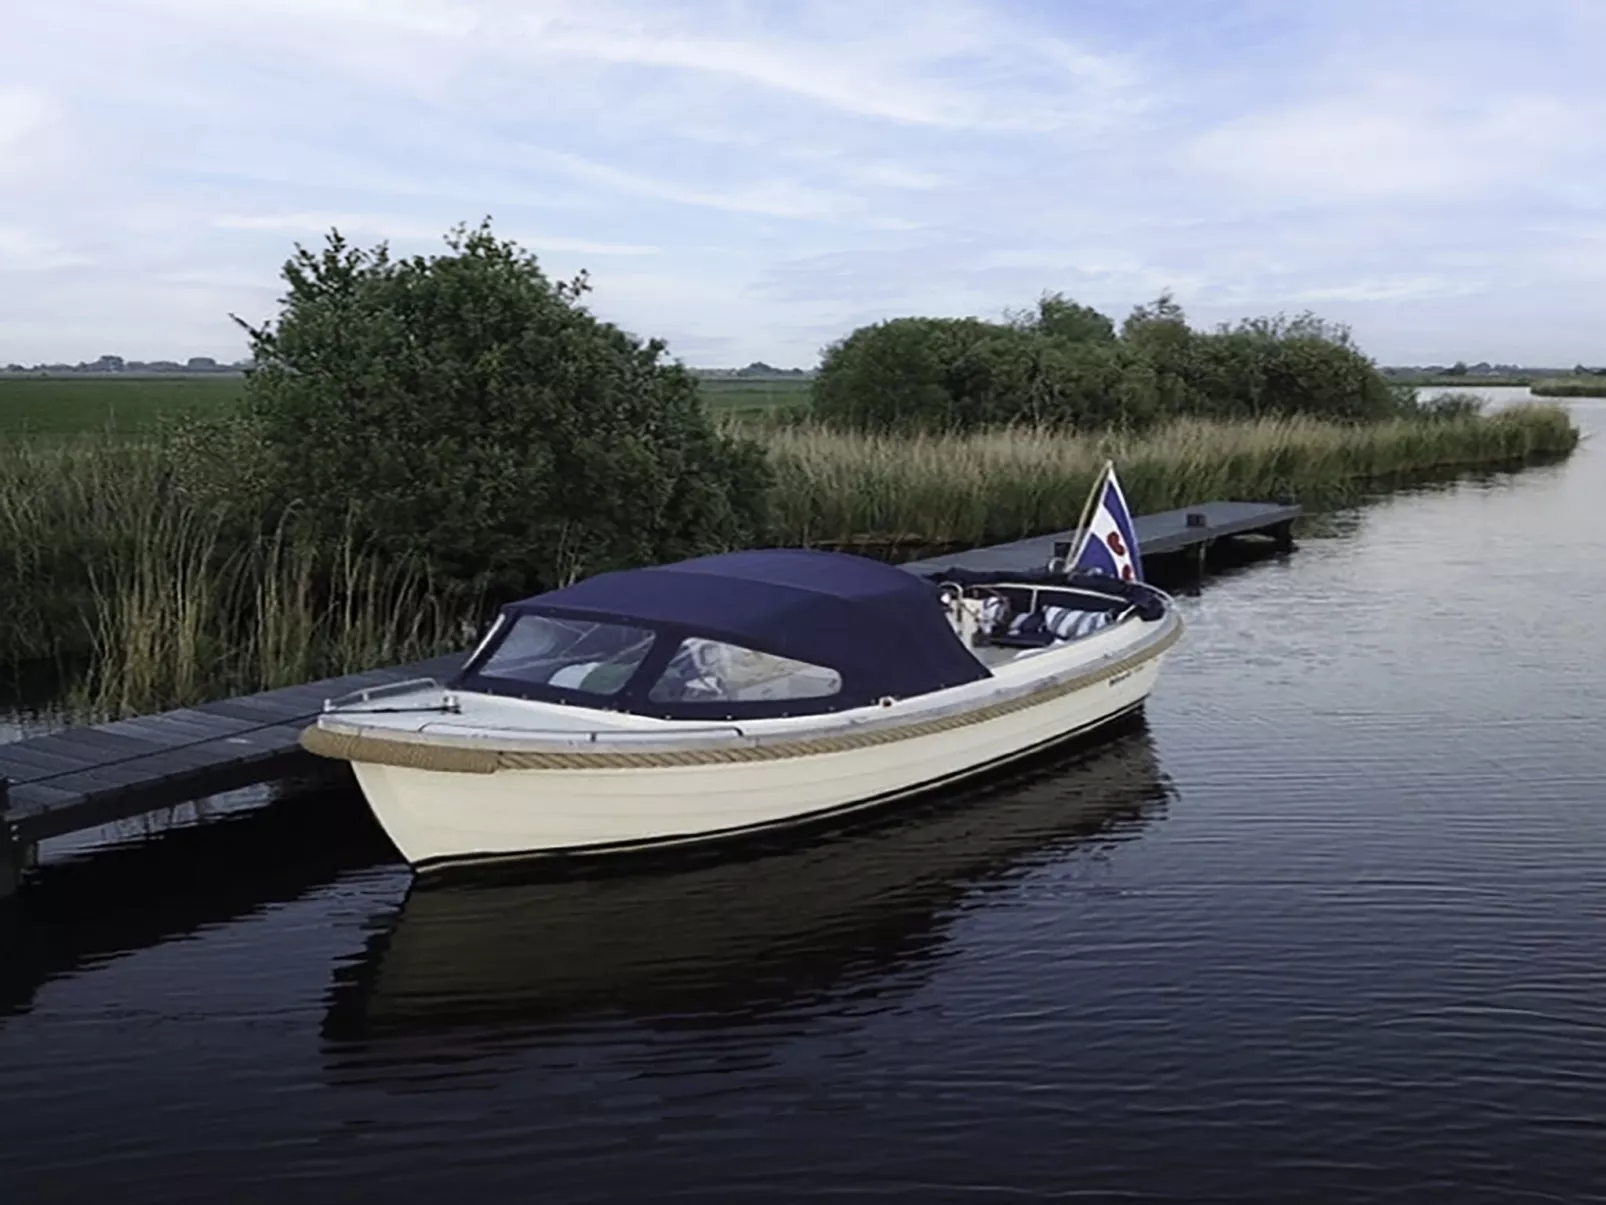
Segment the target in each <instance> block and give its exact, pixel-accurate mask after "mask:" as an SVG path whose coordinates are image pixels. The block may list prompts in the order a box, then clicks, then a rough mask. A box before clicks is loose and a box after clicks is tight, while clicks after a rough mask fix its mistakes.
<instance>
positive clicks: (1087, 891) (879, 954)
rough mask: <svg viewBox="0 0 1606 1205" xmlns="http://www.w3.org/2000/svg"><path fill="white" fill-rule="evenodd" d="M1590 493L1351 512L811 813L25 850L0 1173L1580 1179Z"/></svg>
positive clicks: (1602, 416) (1601, 926)
mask: <svg viewBox="0 0 1606 1205" xmlns="http://www.w3.org/2000/svg"><path fill="white" fill-rule="evenodd" d="M1577 413H1578V414H1579V416H1580V418H1581V420H1582V421H1583V422H1584V423H1585V424H1586V425H1587V426H1589V427H1591V428H1594V429H1606V406H1602V405H1601V404H1599V403H1590V402H1580V403H1578V406H1577ZM1603 510H1606V456H1603V454H1602V451H1601V449H1600V448H1598V447H1596V446H1593V445H1586V447H1585V448H1583V449H1582V450H1581V451H1580V452H1579V453H1578V454H1577V456H1576V457H1575V458H1574V459H1573V460H1572V461H1571V462H1570V463H1568V464H1567V465H1565V466H1561V467H1557V468H1550V469H1539V470H1533V471H1530V472H1528V473H1525V474H1522V475H1519V476H1515V477H1502V478H1498V479H1494V480H1490V481H1484V482H1469V483H1464V484H1461V485H1459V486H1456V487H1454V488H1451V489H1446V490H1437V491H1431V492H1425V493H1420V494H1413V495H1402V496H1396V497H1395V498H1393V499H1390V500H1387V501H1384V502H1381V503H1379V504H1376V505H1373V506H1371V507H1368V508H1366V509H1364V510H1363V511H1361V512H1359V513H1358V514H1356V515H1354V516H1350V517H1349V519H1350V521H1348V522H1347V523H1343V524H1340V525H1338V527H1337V528H1336V530H1337V532H1338V534H1336V535H1333V536H1330V537H1327V538H1319V539H1310V540H1308V541H1307V542H1305V544H1304V545H1303V546H1302V548H1301V549H1300V551H1298V552H1297V553H1296V554H1294V556H1293V557H1292V558H1290V559H1288V560H1286V561H1282V562H1274V563H1270V564H1263V565H1260V566H1256V567H1254V568H1251V569H1247V570H1245V571H1242V572H1237V573H1234V574H1232V575H1230V576H1227V577H1224V578H1222V579H1219V580H1217V581H1215V582H1214V583H1212V584H1211V585H1209V586H1208V587H1207V588H1206V589H1205V590H1204V591H1203V592H1202V593H1201V594H1200V595H1199V596H1198V597H1195V598H1190V599H1187V600H1186V602H1185V606H1186V610H1187V617H1188V619H1189V621H1190V628H1189V633H1188V636H1187V639H1186V641H1185V643H1184V645H1183V646H1181V648H1180V649H1179V650H1178V652H1177V653H1176V654H1174V656H1173V659H1172V660H1171V662H1170V663H1169V664H1168V667H1167V670H1166V672H1165V674H1164V676H1163V677H1162V681H1161V685H1160V688H1159V691H1158V693H1157V694H1156V696H1155V697H1154V699H1153V700H1152V702H1151V704H1150V707H1149V711H1148V719H1147V724H1146V726H1144V727H1140V728H1138V729H1136V730H1133V731H1129V732H1126V733H1124V734H1122V735H1121V736H1119V737H1118V738H1117V739H1116V740H1114V741H1113V742H1111V743H1109V744H1107V745H1105V746H1103V747H1102V748H1100V749H1098V750H1095V751H1093V752H1092V753H1090V754H1088V755H1084V756H1082V757H1080V758H1076V759H1070V760H1067V761H1064V762H1062V763H1059V764H1056V765H1053V766H1050V767H1047V768H1045V769H1042V770H1039V771H1037V772H1035V773H1033V774H1031V775H1029V776H1026V777H1024V778H1022V779H1019V780H1017V781H1014V782H1012V783H1007V784H1002V785H1000V786H997V787H995V788H993V789H990V790H988V791H985V792H976V793H972V794H971V795H969V796H967V797H964V798H962V799H960V800H956V801H952V802H951V803H950V804H949V806H948V807H946V808H943V809H938V810H935V811H931V812H927V813H922V814H920V815H917V816H911V817H909V818H908V819H907V820H905V821H904V822H901V823H899V824H897V825H894V826H891V827H888V828H885V829H881V830H878V831H875V832H870V833H864V834H861V835H858V836H855V837H851V838H847V839H843V840H840V841H838V842H835V843H833V844H831V845H826V846H820V847H817V848H814V849H806V850H797V851H793V852H790V853H778V854H775V855H773V856H770V857H767V858H764V859H761V860H757V861H753V862H747V863H742V864H736V865H728V866H723V867H717V866H716V867H705V868H701V869H695V870H687V871H684V872H681V873H674V874H660V875H652V876H635V877H632V878H627V879H615V880H612V881H603V882H593V883H569V884H546V885H534V884H526V885H522V886H520V885H516V884H503V885H498V886H493V887H483V888H478V889H457V888H453V889H442V890H425V891H418V892H413V893H411V894H409V892H408V880H407V876H406V875H405V873H404V872H403V871H402V870H401V869H400V868H399V867H398V866H397V865H395V864H394V862H393V861H392V860H391V856H390V854H389V851H388V849H387V847H386V845H385V843H384V841H383V839H382V838H381V837H379V836H377V835H376V834H375V832H374V830H373V829H372V827H371V826H370V825H369V824H368V823H367V820H366V817H365V815H364V813H363V811H362V808H361V806H360V803H359V802H358V801H356V800H354V799H353V798H352V797H351V796H349V795H345V794H341V793H338V792H337V793H333V794H329V793H325V794H316V793H313V794H303V795H301V796H299V797H297V798H296V799H294V800H292V801H287V802H285V803H281V804H279V805H277V806H276V807H274V808H272V809H269V810H265V811H256V812H249V813H242V814H237V815H234V816H232V817H228V818H225V819H223V820H220V821H217V822H215V823H213V824H211V825H208V826H204V827H201V828H198V829H189V830H179V831H175V832H172V833H170V834H168V835H167V836H165V837H163V838H160V839H156V840H145V841H140V842H130V843H125V844H124V845H123V846H122V847H119V848H117V849H113V850H110V851H102V852H97V853H94V854H92V855H91V854H83V853H79V854H70V855H65V856H61V855H58V856H57V857H56V859H55V860H54V863H53V864H52V865H51V866H49V867H47V873H45V874H44V875H43V876H42V878H41V881H40V882H39V883H38V884H37V885H36V887H37V890H35V891H34V892H32V893H31V894H30V895H29V897H28V898H27V900H26V901H25V905H24V907H22V908H20V909H17V910H15V912H14V913H13V915H12V916H11V917H10V919H9V920H8V921H6V922H4V923H5V925H6V926H7V927H6V928H5V929H4V930H0V933H3V937H0V950H3V951H4V957H3V964H0V1201H6V1202H10V1201H16V1202H30V1203H31V1202H44V1201H55V1200H63V1201H96V1202H100V1201H111V1202H118V1203H124V1202H127V1203H134V1202H146V1201H152V1202H154V1201H166V1202H189V1201H195V1202H220V1201H230V1202H235V1201H239V1202H257V1201H261V1202H286V1201H290V1202H296V1203H297V1205H314V1203H316V1202H324V1201H355V1200H364V1201H369V1200H371V1201H383V1202H412V1201H443V1200H444V1201H491V1200H496V1201H501V1200H521V1201H523V1200H527V1201H540V1202H592V1201H596V1202H601V1201H635V1200H642V1201H660V1200H684V1201H696V1202H705V1201H708V1202H714V1201H726V1200H730V1201H749V1200H752V1201H791V1200H799V1201H812V1200H843V1201H860V1200H863V1201H908V1202H938V1201H944V1202H945V1201H995V1200H996V1201H1015V1200H1035V1199H1047V1198H1067V1199H1082V1200H1095V1201H1103V1200H1112V1201H1114V1200H1133V1201H1155V1200H1165V1201H1207V1200H1208V1201H1218V1200H1219V1201H1229V1200H1230V1201H1268V1202H1269V1201H1279V1202H1280V1201H1353V1200H1378V1201H1401V1202H1416V1201H1440V1200H1442V1201H1455V1202H1479V1201H1569V1202H1579V1201H1600V1200H1606V609H1603V607H1602V606H1601V603H1600V600H1601V599H1602V598H1603V597H1606V555H1603V548H1602V543H1603V540H1602V537H1601V535H1600V534H1599V529H1598V516H1599V515H1600V514H1601V513H1602V512H1603Z"/></svg>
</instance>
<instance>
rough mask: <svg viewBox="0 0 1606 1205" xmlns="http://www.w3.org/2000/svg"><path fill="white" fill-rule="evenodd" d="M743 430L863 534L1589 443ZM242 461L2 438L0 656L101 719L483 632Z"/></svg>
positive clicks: (1520, 432) (1555, 413) (827, 522)
mask: <svg viewBox="0 0 1606 1205" xmlns="http://www.w3.org/2000/svg"><path fill="white" fill-rule="evenodd" d="M744 430H746V431H747V433H748V434H750V435H753V436H754V437H756V438H758V439H759V440H760V441H761V442H762V443H763V444H764V445H765V446H766V447H767V448H768V450H769V455H770V460H771V463H772V465H773V466H774V469H775V472H776V476H777V484H776V488H775V490H774V495H773V499H772V502H773V508H772V513H773V529H772V531H771V538H772V539H773V540H774V541H775V542H777V543H783V544H814V545H821V544H823V545H828V546H829V545H836V546H849V547H852V546H864V545H878V544H889V543H890V544H899V545H910V544H925V545H966V544H983V543H991V542H993V541H997V540H1004V539H1012V538H1015V537H1018V536H1023V535H1029V534H1037V533H1042V532H1047V531H1053V530H1058V529H1062V528H1065V527H1068V526H1070V525H1071V524H1072V523H1074V522H1075V521H1076V518H1077V515H1078V514H1079V513H1080V510H1081V507H1082V503H1083V502H1084V501H1085V499H1086V495H1087V491H1088V488H1089V486H1090V485H1091V483H1092V479H1093V476H1094V474H1095V473H1096V472H1097V471H1098V468H1099V466H1100V465H1101V464H1102V463H1103V461H1104V459H1105V458H1106V457H1110V458H1113V459H1115V461H1116V462H1117V463H1118V465H1119V466H1120V473H1121V480H1122V482H1123V484H1124V485H1125V487H1126V490H1127V494H1128V501H1129V502H1130V504H1131V505H1132V506H1133V507H1134V509H1136V510H1139V511H1152V510H1161V509H1166V508H1169V507H1175V506H1183V505H1188V504H1190V503H1195V502H1200V501H1205V500H1208V499H1212V498H1234V497H1238V498H1274V497H1277V496H1280V495H1292V496H1294V497H1297V498H1298V499H1299V500H1301V501H1302V502H1304V503H1306V504H1307V505H1310V506H1321V505H1323V504H1325V503H1328V502H1332V501H1338V500H1342V499H1344V498H1347V497H1350V496H1353V494H1354V493H1355V491H1357V490H1358V489H1359V488H1362V487H1370V486H1373V485H1376V484H1386V483H1388V482H1389V481H1391V480H1398V479H1401V478H1410V477H1413V476H1416V475H1419V474H1424V473H1431V472H1436V471H1443V470H1446V469H1456V468H1485V467H1494V466H1505V465H1516V464H1521V463H1525V462H1528V461H1531V460H1535V459H1539V458H1545V457H1555V456H1560V455H1564V454H1565V453H1566V452H1568V451H1570V450H1571V449H1572V447H1573V446H1574V445H1575V444H1576V443H1577V440H1578V432H1577V430H1576V429H1575V428H1574V427H1573V425H1572V422H1571V420H1570V418H1569V417H1568V415H1567V413H1566V411H1565V410H1564V409H1562V408H1560V407H1557V406H1554V405H1529V406H1520V407H1514V408H1511V409H1509V410H1506V411H1503V412H1501V413H1499V414H1496V415H1494V416H1492V417H1487V418H1485V417H1478V416H1476V415H1468V414H1463V413H1460V412H1458V411H1455V410H1454V409H1450V410H1447V411H1446V412H1445V413H1444V414H1443V415H1440V416H1438V417H1435V418H1433V419H1431V420H1428V419H1420V418H1418V419H1413V420H1401V421H1397V422H1387V423H1381V424H1372V425H1356V426H1349V425H1337V424H1331V423H1323V422H1318V421H1315V420H1310V419H1286V420H1263V421H1257V422H1202V421H1182V422H1177V423H1173V424H1171V425H1170V426H1167V427H1164V428H1161V429H1158V430H1155V431H1153V432H1151V433H1148V434H1145V435H1142V436H1123V435H1085V436H1077V435H1067V434H1062V433H1054V432H1049V431H1041V430H1034V429H1030V428H1014V429H1010V430H1003V431H995V432H989V433H985V434H973V435H963V436H958V435H956V436H941V435H914V436H874V435H856V434H844V433H841V432H836V431H832V430H828V429H825V428H823V427H820V426H817V425H809V424H806V423H805V424H797V423H791V424H774V425H768V426H765V427H761V428H744ZM197 464H200V465H202V467H201V468H197V467H196V465H197ZM207 465H209V466H210V467H209V468H208V467H206V466H207ZM251 467H252V466H251V448H250V446H249V441H244V442H241V443H240V444H239V445H238V446H235V445H232V444H228V443H223V444H219V445H216V446H214V447H213V449H212V452H211V453H210V454H209V459H207V458H200V459H198V458H197V457H196V456H194V455H190V454H188V453H186V452H185V451H184V448H183V445H182V444H180V443H175V442H171V441H165V442H164V441H163V440H161V439H151V440H144V441H138V442H118V441H115V440H112V439H108V438H105V437H96V438H88V439H84V440H76V441H64V442H59V443H48V444H33V443H28V442H20V443H19V442H10V443H0V663H4V664H15V663H17V662H19V661H22V660H25V659H32V658H52V657H54V658H56V659H58V660H62V661H69V660H72V659H74V658H83V659H87V660H88V662H89V666H90V668H89V671H88V673H87V674H86V675H84V676H83V677H82V678H81V679H80V680H79V681H78V684H77V686H76V687H75V688H74V690H73V692H72V702H73V703H74V704H75V705H76V707H77V709H78V710H79V711H80V713H81V714H83V715H84V716H85V717H86V718H93V717H114V716H122V715H128V714H134V713H143V712H149V711H155V710H160V709H162V708H164V707H169V706H181V705H186V704H191V703H195V702H198V701H200V700H202V699H205V698H207V697H216V696H219V695H224V694H230V693H236V692H242V691H251V690H259V689H268V688H272V687H275V686H281V685H287V684H290V683H294V682H302V681H307V680H309V679H314V678H319V677H325V676H330V675H334V674H340V673H346V672H351V671H355V670H359V669H365V668H369V667H372V666H376V665H384V664H394V663H397V662H401V661H406V660H410V659H414V658H418V657H424V656H428V655H430V654H433V653H438V652H445V651H448V650H451V649H456V648H462V647H464V646H465V645H466V644H467V643H468V642H469V640H470V639H471V636H472V633H473V625H474V623H475V621H476V620H477V619H478V618H479V615H480V612H481V609H482V607H481V604H482V601H483V600H482V599H480V598H478V597H476V596H474V595H472V594H471V593H470V592H468V591H466V590H465V589H464V588H462V587H461V586H458V585H456V584H454V583H452V582H447V581H442V580H439V579H435V578H432V577H431V576H430V575H429V574H428V573H426V572H424V571H423V570H422V569H421V568H419V567H418V566H416V565H414V564H411V563H408V562H405V561H397V560H394V559H391V558H387V557H383V556H380V555H377V554H376V553H375V552H374V551H373V550H372V549H371V547H370V544H369V541H368V540H367V539H366V533H364V532H362V531H359V530H357V529H355V528H354V527H352V526H350V525H348V527H347V529H346V531H345V533H344V534H343V535H342V536H341V537H340V538H338V539H336V540H334V541H332V542H327V541H326V542H314V541H312V540H309V539H308V538H307V537H306V536H305V535H304V534H302V531H301V529H300V528H299V526H298V524H297V523H296V521H295V519H296V516H295V515H294V514H281V515H277V516H275V515H269V514H266V513H264V511H265V505H266V504H265V503H263V502H261V501H260V498H262V497H263V496H265V495H263V494H262V493H261V491H259V490H257V489H256V488H255V487H254V486H253V485H252V483H251V480H250V472H251Z"/></svg>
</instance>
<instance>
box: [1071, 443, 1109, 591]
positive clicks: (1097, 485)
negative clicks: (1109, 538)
mask: <svg viewBox="0 0 1606 1205" xmlns="http://www.w3.org/2000/svg"><path fill="white" fill-rule="evenodd" d="M1114 469H1115V461H1113V460H1106V461H1105V462H1104V467H1103V468H1102V469H1100V470H1099V473H1098V476H1097V477H1095V478H1093V488H1092V489H1091V490H1089V491H1088V493H1087V501H1086V502H1085V503H1083V504H1082V517H1081V518H1079V519H1078V520H1077V521H1076V542H1075V543H1074V544H1072V545H1071V555H1070V556H1068V557H1066V558H1065V567H1066V568H1067V569H1069V568H1070V567H1071V566H1072V565H1074V564H1076V559H1077V557H1079V556H1081V555H1082V545H1083V544H1086V543H1087V537H1088V534H1089V532H1090V528H1089V527H1088V524H1087V521H1088V517H1089V516H1090V515H1091V514H1092V513H1093V501H1094V499H1096V498H1097V497H1098V496H1099V490H1101V489H1102V488H1103V487H1104V483H1105V481H1106V480H1108V478H1109V476H1110V473H1111V472H1113V471H1114Z"/></svg>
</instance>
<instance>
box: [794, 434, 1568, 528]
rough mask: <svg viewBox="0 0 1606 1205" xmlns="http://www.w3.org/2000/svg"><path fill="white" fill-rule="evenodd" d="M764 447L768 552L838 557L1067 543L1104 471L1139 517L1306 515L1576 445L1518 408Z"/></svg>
mask: <svg viewBox="0 0 1606 1205" xmlns="http://www.w3.org/2000/svg"><path fill="white" fill-rule="evenodd" d="M762 438H763V440H764V443H765V445H766V446H767V447H768V449H769V451H770V458H771V461H772V463H773V465H774V468H775V471H776V474H777V477H778V485H777V489H776V491H775V496H774V501H773V507H774V524H775V538H776V540H777V541H778V542H780V543H787V544H813V545H827V546H838V547H842V546H854V545H876V546H884V545H900V544H906V545H913V546H946V545H966V544H983V543H993V542H997V541H1001V540H1010V539H1017V538H1020V537H1023V536H1027V535H1035V534H1040V533H1043V532H1048V531H1056V530H1061V529H1064V528H1067V527H1070V526H1072V525H1074V524H1075V522H1076V520H1077V517H1078V515H1079V514H1080V513H1081V510H1082V506H1083V503H1084V502H1085V501H1086V499H1087V494H1088V490H1089V489H1090V488H1091V487H1092V484H1093V478H1094V476H1095V475H1096V473H1097V472H1098V470H1099V468H1100V466H1101V465H1102V464H1103V463H1104V461H1105V459H1106V458H1111V459H1114V460H1115V462H1116V464H1117V465H1118V466H1119V471H1120V477H1121V482H1122V485H1123V487H1124V488H1125V490H1126V493H1127V501H1128V503H1129V504H1130V505H1131V506H1132V508H1133V509H1134V510H1135V511H1139V512H1143V511H1156V510H1166V509H1169V508H1172V507H1179V506H1187V505H1190V504H1193V503H1197V502H1204V501H1208V500H1210V499H1213V498H1267V499H1270V498H1278V497H1293V498H1297V499H1298V500H1300V501H1301V502H1303V503H1305V504H1306V505H1307V506H1318V507H1319V506H1322V505H1327V504H1331V503H1334V502H1338V501H1343V500H1344V499H1346V498H1348V497H1352V496H1354V495H1355V494H1356V493H1357V492H1358V491H1360V490H1362V489H1364V488H1367V487H1370V486H1375V485H1378V484H1386V483H1388V482H1391V481H1397V480H1400V479H1404V478H1411V477H1414V476H1420V475H1427V474H1432V473H1438V472H1443V471H1445V470H1451V469H1464V468H1477V467H1493V466H1504V465H1515V464H1521V463H1526V462H1529V461H1533V460H1537V459H1544V458H1546V457H1554V456H1561V455H1565V454H1566V453H1567V452H1569V451H1571V449H1572V448H1573V447H1574V445H1575V444H1576V443H1577V440H1578V433H1577V430H1576V429H1575V428H1574V427H1573V425H1572V422H1571V420H1570V419H1569V417H1568V416H1567V414H1566V412H1565V411H1564V410H1562V409H1561V408H1560V407H1556V406H1552V405H1532V406H1521V407H1514V408H1511V409H1509V410H1507V411H1504V412H1502V413H1499V414H1496V415H1493V416H1491V417H1478V416H1475V415H1463V416H1459V417H1453V418H1448V419H1443V420H1439V421H1425V420H1422V419H1402V420H1398V421H1391V422H1385V423H1377V424H1366V425H1355V426H1348V425H1340V424H1334V423H1324V422H1319V421H1317V420H1313V419H1276V420H1272V419H1266V420H1258V421H1251V422H1203V421H1197V420H1184V421H1179V422H1175V423H1172V424H1170V425H1168V426H1165V427H1162V428H1158V429H1156V430H1153V431H1151V432H1148V433H1146V434H1142V435H1115V434H1108V435H1074V434H1064V433H1059V432H1053V431H1044V430H1036V429H1032V428H1024V427H1017V428H1013V429H1009V430H1003V431H993V432H987V433H983V434H973V435H915V436H897V435H860V434H847V433H843V432H840V431H834V430H830V429H827V428H824V427H819V426H803V427H792V428H776V429H772V430H768V431H765V432H764V433H763V435H762Z"/></svg>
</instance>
